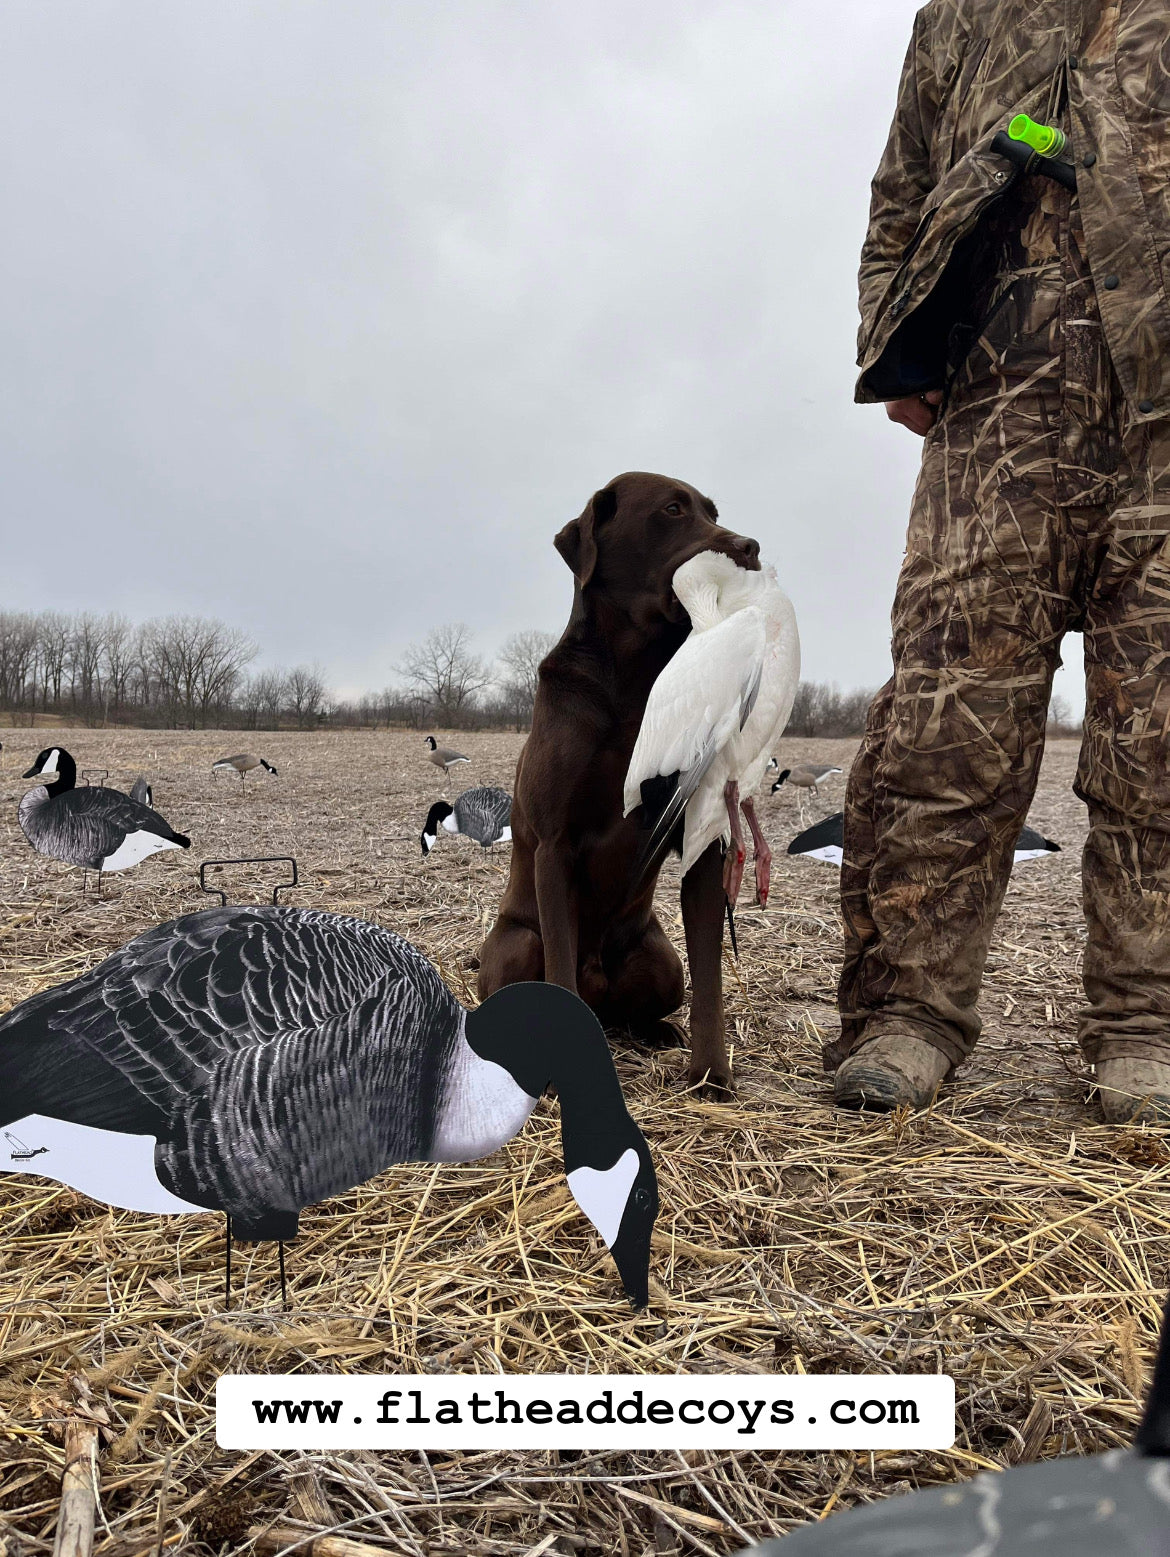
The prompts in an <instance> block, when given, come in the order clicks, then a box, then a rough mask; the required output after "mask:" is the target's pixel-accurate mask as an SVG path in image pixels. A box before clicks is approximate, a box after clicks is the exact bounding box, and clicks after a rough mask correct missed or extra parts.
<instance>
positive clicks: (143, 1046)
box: [0, 907, 440, 1128]
mask: <svg viewBox="0 0 1170 1557" xmlns="http://www.w3.org/2000/svg"><path fill="white" fill-rule="evenodd" d="M387 976H389V977H390V978H391V980H392V981H395V980H397V981H399V982H411V983H415V984H420V985H426V984H428V983H429V984H431V985H432V986H433V985H435V984H439V983H440V981H439V979H438V975H437V974H436V973H435V972H434V970H433V969H432V968H431V966H430V964H429V963H428V962H427V961H426V960H425V958H423V957H422V956H421V955H420V954H419V953H418V952H417V951H415V949H414V948H413V947H412V946H411V945H409V943H408V942H406V941H403V940H401V939H400V937H398V936H396V935H393V934H391V932H390V931H387V930H383V929H381V928H380V926H378V925H372V924H369V923H367V922H366V921H364V920H358V919H347V918H343V917H341V916H339V915H333V914H320V913H313V912H310V911H306V910H303V909H291V908H268V907H257V908H213V909H206V910H204V911H202V912H200V913H196V914H188V915H186V916H185V917H183V918H182V919H176V920H173V921H172V922H171V923H169V924H163V925H159V926H158V927H157V928H156V929H153V930H148V931H147V932H146V933H145V934H144V935H140V936H137V937H136V938H135V939H134V940H133V941H130V942H129V943H128V944H127V945H126V946H123V947H122V948H121V949H120V950H119V951H116V952H115V953H114V954H113V955H112V956H111V957H107V958H106V960H105V961H104V962H102V963H99V965H98V966H97V967H96V968H93V969H91V971H90V972H88V973H85V974H82V976H81V977H80V978H77V979H73V980H71V981H70V982H69V983H67V984H62V985H59V986H58V987H57V988H55V989H48V990H44V991H42V992H41V993H40V994H39V995H34V996H33V997H32V999H31V1000H27V1001H25V1002H24V1003H23V1004H22V1005H20V1006H17V1007H16V1008H15V1009H14V1010H12V1011H10V1012H9V1013H8V1014H7V1016H5V1017H3V1018H2V1019H0V1058H2V1060H3V1065H2V1067H0V1077H3V1076H5V1075H8V1074H10V1073H11V1074H12V1076H13V1079H19V1082H20V1084H21V1085H22V1086H23V1087H24V1088H26V1089H27V1088H28V1087H36V1088H37V1089H38V1090H39V1091H46V1092H47V1091H51V1093H52V1098H51V1099H50V1098H48V1097H47V1096H46V1097H45V1098H42V1101H44V1102H48V1101H50V1100H52V1101H56V1102H59V1103H61V1104H62V1105H63V1106H68V1108H69V1110H70V1112H69V1114H68V1117H69V1118H70V1119H73V1120H74V1121H75V1122H76V1123H78V1124H94V1125H106V1127H107V1128H109V1127H110V1126H109V1125H108V1123H107V1121H106V1120H105V1119H104V1118H103V1117H101V1116H102V1115H103V1114H104V1113H105V1112H106V1111H107V1110H106V1103H105V1100H104V1099H103V1098H102V1096H101V1095H100V1094H99V1095H95V1094H94V1091H93V1089H92V1088H91V1087H89V1086H88V1085H87V1083H86V1079H85V1074H84V1072H85V1066H84V1065H81V1066H80V1069H79V1073H78V1081H77V1083H76V1085H73V1084H71V1081H70V1059H71V1058H73V1059H76V1060H77V1061H79V1062H80V1061H83V1060H88V1059H89V1058H90V1057H92V1058H94V1059H96V1060H97V1061H98V1062H100V1065H101V1066H104V1067H105V1068H106V1069H108V1070H109V1071H110V1072H112V1073H113V1075H114V1076H116V1077H117V1078H118V1079H119V1081H120V1083H121V1088H122V1089H123V1090H124V1089H126V1088H129V1089H130V1090H131V1091H132V1092H133V1093H134V1094H136V1095H137V1096H138V1097H140V1098H141V1099H142V1101H143V1105H144V1106H145V1107H146V1108H147V1109H148V1110H149V1109H151V1108H154V1109H159V1110H161V1111H162V1112H163V1113H170V1112H171V1111H172V1110H173V1109H174V1108H175V1106H176V1103H177V1102H178V1101H179V1100H181V1099H182V1098H184V1097H186V1096H187V1095H188V1094H190V1093H191V1092H193V1091H197V1090H198V1089H199V1088H200V1087H202V1086H205V1085H206V1082H207V1078H208V1077H209V1076H210V1075H211V1074H212V1073H213V1072H214V1071H215V1070H216V1069H217V1068H219V1067H220V1066H222V1065H223V1064H224V1063H225V1062H226V1061H228V1060H229V1059H231V1058H232V1057H233V1056H235V1055H238V1054H240V1053H243V1052H245V1051H247V1050H251V1049H256V1048H262V1047H264V1046H265V1045H270V1044H274V1043H278V1042H282V1043H284V1044H285V1045H290V1046H295V1045H296V1043H297V1042H298V1041H305V1040H306V1039H307V1037H308V1035H311V1034H312V1033H314V1032H316V1031H318V1030H320V1029H321V1028H323V1027H325V1026H326V1025H327V1024H328V1023H329V1022H330V1021H332V1020H334V1019H336V1018H338V1017H342V1016H345V1015H346V1014H347V1013H350V1012H352V1011H353V1010H354V1009H355V1008H356V1007H357V1006H358V1005H359V1004H360V1003H361V1001H362V999H363V998H364V997H365V996H366V995H367V993H368V992H369V991H370V990H371V989H372V988H374V987H375V986H376V985H378V984H379V983H380V982H381V981H383V980H385V979H386V977H387ZM18 1051H19V1052H18ZM42 1072H43V1073H44V1076H45V1078H46V1081H47V1085H45V1086H42V1085H41V1084H40V1081H39V1077H40V1075H41V1073H42ZM25 1111H27V1110H25ZM39 1111H40V1112H51V1110H50V1109H49V1108H47V1107H45V1108H41V1109H40V1110H39ZM91 1115H92V1116H93V1117H90V1116H91Z"/></svg>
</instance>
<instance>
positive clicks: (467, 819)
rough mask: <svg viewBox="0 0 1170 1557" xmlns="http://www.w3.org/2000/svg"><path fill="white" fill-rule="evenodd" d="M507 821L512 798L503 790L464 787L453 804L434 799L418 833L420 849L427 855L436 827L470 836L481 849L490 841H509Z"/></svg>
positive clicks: (435, 838) (510, 833) (509, 832)
mask: <svg viewBox="0 0 1170 1557" xmlns="http://www.w3.org/2000/svg"><path fill="white" fill-rule="evenodd" d="M511 820H512V797H511V795H510V794H509V793H508V791H507V790H506V789H490V788H486V787H485V788H481V789H465V790H464V791H463V793H462V794H461V795H457V796H456V797H455V804H454V805H451V804H449V803H448V802H447V801H446V800H436V801H435V803H434V805H433V806H432V807H431V809H430V810H429V811H428V812H427V819H426V822H425V823H424V824H423V830H422V834H421V842H422V851H423V853H424V854H429V853H430V852H431V850H432V849H433V848H434V847H435V842H436V840H437V839H438V836H439V828H440V827H442V829H443V831H444V832H447V833H458V834H459V835H460V836H461V837H463V838H473V839H474V840H475V842H476V843H478V844H479V845H480V847H481V848H484V849H490V848H491V846H492V844H494V843H511V841H512V828H511V826H510V825H509V824H510V822H511Z"/></svg>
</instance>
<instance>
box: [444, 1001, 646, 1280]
mask: <svg viewBox="0 0 1170 1557" xmlns="http://www.w3.org/2000/svg"><path fill="white" fill-rule="evenodd" d="M466 1036H467V1042H468V1043H469V1044H470V1045H471V1047H472V1048H473V1049H474V1050H475V1052H476V1053H477V1054H478V1055H479V1056H480V1058H481V1059H485V1060H492V1061H494V1062H495V1063H496V1064H497V1065H502V1066H503V1067H504V1069H505V1070H507V1071H508V1072H509V1074H510V1075H511V1076H512V1079H513V1080H514V1081H515V1082H516V1083H517V1085H518V1086H520V1087H521V1088H523V1090H524V1091H525V1092H526V1093H527V1094H528V1095H529V1097H534V1098H538V1097H540V1096H541V1094H542V1093H543V1092H544V1090H545V1088H546V1087H547V1086H548V1085H549V1084H550V1083H553V1084H555V1085H556V1089H557V1099H558V1102H559V1104H560V1110H561V1143H562V1146H563V1148H564V1160H565V1177H566V1179H567V1181H568V1185H569V1190H570V1192H571V1193H572V1196H573V1199H574V1200H575V1201H576V1202H577V1204H578V1206H579V1207H580V1208H581V1210H582V1211H583V1212H584V1213H585V1215H586V1216H587V1217H588V1219H589V1221H590V1222H591V1223H592V1224H593V1226H594V1227H595V1228H596V1229H597V1231H598V1233H599V1234H600V1236H601V1239H602V1241H603V1242H604V1244H605V1246H606V1248H607V1249H608V1250H609V1252H610V1255H611V1256H612V1258H613V1262H614V1264H615V1265H616V1266H617V1270H618V1275H619V1276H620V1277H621V1280H622V1286H623V1287H624V1288H625V1291H626V1295H627V1297H628V1298H629V1300H630V1303H631V1304H632V1305H633V1307H634V1308H644V1307H645V1306H646V1304H647V1302H648V1301H649V1296H650V1239H651V1235H652V1233H653V1231H654V1222H655V1219H656V1218H657V1216H658V1181H657V1178H656V1176H655V1173H654V1162H653V1159H652V1158H651V1156H650V1148H649V1147H648V1146H647V1144H646V1140H645V1137H644V1136H643V1134H642V1132H641V1131H640V1130H639V1129H638V1126H637V1125H636V1124H635V1123H634V1121H633V1120H632V1119H631V1118H630V1115H629V1113H628V1112H627V1110H626V1104H625V1099H624V1097H623V1096H622V1089H621V1083H620V1082H619V1081H618V1077H617V1071H616V1070H615V1069H614V1064H613V1058H612V1056H611V1055H610V1052H609V1045H608V1043H606V1041H605V1033H604V1032H603V1031H602V1028H601V1023H600V1022H599V1021H598V1020H597V1018H596V1017H595V1016H594V1014H593V1012H592V1011H590V1009H589V1007H588V1006H587V1005H586V1004H585V1002H584V1001H583V1000H581V999H579V998H578V997H577V996H576V995H574V994H573V993H572V992H571V991H570V990H567V989H562V988H561V987H560V986H559V985H557V984H535V983H533V984H509V985H507V986H506V987H505V988H503V989H500V990H497V991H496V993H495V994H494V995H491V996H490V997H489V998H488V999H487V1000H485V1001H484V1003H483V1005H481V1006H480V1007H479V1009H478V1010H476V1011H472V1012H469V1013H468V1017H467V1027H466Z"/></svg>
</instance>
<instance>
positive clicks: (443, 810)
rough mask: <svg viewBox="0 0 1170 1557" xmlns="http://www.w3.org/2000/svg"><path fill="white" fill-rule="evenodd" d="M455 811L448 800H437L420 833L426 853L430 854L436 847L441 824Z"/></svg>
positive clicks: (424, 852) (428, 813) (423, 849)
mask: <svg viewBox="0 0 1170 1557" xmlns="http://www.w3.org/2000/svg"><path fill="white" fill-rule="evenodd" d="M453 811H454V807H453V806H452V805H450V804H449V803H448V802H447V801H446V800H436V801H435V803H434V805H433V806H432V807H431V809H430V810H429V811H428V812H427V819H426V821H425V822H424V823H423V830H422V833H421V834H420V841H421V843H422V851H423V854H424V855H427V854H429V853H430V852H431V850H432V849H433V848H434V847H435V839H436V838H437V837H438V835H439V826H440V824H441V823H442V822H444V821H446V819H447V817H449V816H450V815H452V813H453Z"/></svg>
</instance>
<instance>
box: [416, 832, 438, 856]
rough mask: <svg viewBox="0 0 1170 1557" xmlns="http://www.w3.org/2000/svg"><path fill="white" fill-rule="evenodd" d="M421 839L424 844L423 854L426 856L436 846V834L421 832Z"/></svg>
mask: <svg viewBox="0 0 1170 1557" xmlns="http://www.w3.org/2000/svg"><path fill="white" fill-rule="evenodd" d="M419 841H420V842H421V844H422V851H423V856H424V857H425V856H426V855H428V854H429V853H430V852H431V850H432V849H433V848H434V847H435V839H434V834H433V833H420V834H419Z"/></svg>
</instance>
